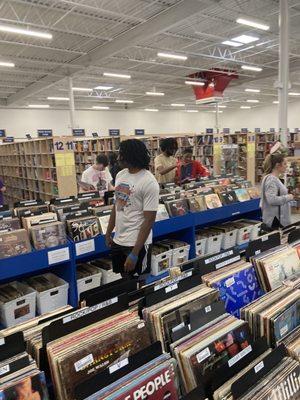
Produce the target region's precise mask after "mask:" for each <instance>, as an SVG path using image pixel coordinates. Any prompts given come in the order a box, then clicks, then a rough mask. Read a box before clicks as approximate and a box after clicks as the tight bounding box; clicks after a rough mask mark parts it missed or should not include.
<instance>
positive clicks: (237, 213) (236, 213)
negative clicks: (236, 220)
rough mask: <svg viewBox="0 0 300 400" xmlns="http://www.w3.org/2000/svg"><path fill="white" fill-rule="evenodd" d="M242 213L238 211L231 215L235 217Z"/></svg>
mask: <svg viewBox="0 0 300 400" xmlns="http://www.w3.org/2000/svg"><path fill="white" fill-rule="evenodd" d="M240 213H241V212H240V211H236V212H233V213H232V214H231V216H232V217H234V216H235V215H239V214H240Z"/></svg>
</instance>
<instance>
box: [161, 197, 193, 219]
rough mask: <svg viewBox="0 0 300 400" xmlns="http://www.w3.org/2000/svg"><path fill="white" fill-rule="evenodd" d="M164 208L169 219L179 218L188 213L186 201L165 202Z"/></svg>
mask: <svg viewBox="0 0 300 400" xmlns="http://www.w3.org/2000/svg"><path fill="white" fill-rule="evenodd" d="M166 207H167V209H168V211H169V215H170V217H179V216H182V215H185V214H187V213H188V211H189V209H188V203H187V200H186V199H178V200H172V201H168V202H166Z"/></svg>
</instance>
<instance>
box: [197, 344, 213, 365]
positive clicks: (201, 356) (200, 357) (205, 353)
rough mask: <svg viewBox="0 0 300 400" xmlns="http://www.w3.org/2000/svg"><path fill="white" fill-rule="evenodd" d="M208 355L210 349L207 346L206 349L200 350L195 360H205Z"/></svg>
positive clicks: (199, 361)
mask: <svg viewBox="0 0 300 400" xmlns="http://www.w3.org/2000/svg"><path fill="white" fill-rule="evenodd" d="M209 356H210V350H209V347H206V349H204V350H202V351H200V353H198V354H197V361H198V363H199V364H200V363H201V362H202V361H204V360H206V359H207V358H208V357H209Z"/></svg>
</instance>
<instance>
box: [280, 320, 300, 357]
mask: <svg viewBox="0 0 300 400" xmlns="http://www.w3.org/2000/svg"><path fill="white" fill-rule="evenodd" d="M282 342H283V344H284V345H285V347H286V349H287V351H288V353H289V355H290V356H291V357H292V358H294V359H295V360H297V361H299V362H300V329H299V328H297V329H296V330H295V331H294V332H292V333H291V334H290V335H289V336H288V337H287V338H286V339H284V340H283V341H282Z"/></svg>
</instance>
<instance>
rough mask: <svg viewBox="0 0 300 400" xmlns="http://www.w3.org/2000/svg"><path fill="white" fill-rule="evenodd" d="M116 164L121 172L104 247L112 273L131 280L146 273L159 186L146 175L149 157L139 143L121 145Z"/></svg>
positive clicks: (141, 143) (126, 142)
mask: <svg viewBox="0 0 300 400" xmlns="http://www.w3.org/2000/svg"><path fill="white" fill-rule="evenodd" d="M119 160H120V163H121V165H122V166H124V167H125V169H123V170H122V171H121V172H119V173H118V175H117V177H116V182H115V205H114V208H113V211H112V213H111V216H110V220H109V224H108V228H107V232H106V244H107V246H109V247H111V252H112V262H113V270H114V272H116V273H121V274H122V275H123V276H128V277H131V276H133V275H140V274H143V273H147V272H150V267H151V244H152V226H153V224H154V222H155V217H156V212H157V208H158V203H159V185H158V183H157V181H156V179H155V177H154V176H153V175H152V174H151V172H149V171H148V168H149V163H150V156H149V152H148V150H147V148H146V146H145V144H144V143H143V142H142V141H140V140H137V139H130V140H125V141H124V142H121V144H120V149H119ZM114 228H115V236H114V238H112V236H111V235H112V232H113V229H114Z"/></svg>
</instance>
